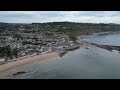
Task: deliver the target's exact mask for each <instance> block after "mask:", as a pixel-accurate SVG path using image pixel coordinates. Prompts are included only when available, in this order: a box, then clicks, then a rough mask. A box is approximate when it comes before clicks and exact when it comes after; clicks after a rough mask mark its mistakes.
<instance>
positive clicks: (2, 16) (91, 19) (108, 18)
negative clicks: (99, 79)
mask: <svg viewBox="0 0 120 90" xmlns="http://www.w3.org/2000/svg"><path fill="white" fill-rule="evenodd" d="M53 21H70V22H85V23H119V24H120V11H0V22H9V23H32V22H53Z"/></svg>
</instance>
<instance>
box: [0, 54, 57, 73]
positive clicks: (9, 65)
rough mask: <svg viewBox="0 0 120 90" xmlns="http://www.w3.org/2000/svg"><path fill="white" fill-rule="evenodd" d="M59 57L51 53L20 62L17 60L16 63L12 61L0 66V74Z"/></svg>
mask: <svg viewBox="0 0 120 90" xmlns="http://www.w3.org/2000/svg"><path fill="white" fill-rule="evenodd" d="M57 56H59V53H58V52H51V53H47V54H43V55H37V56H32V57H28V58H25V59H22V60H18V61H13V62H10V63H7V64H3V65H0V72H3V71H6V70H9V69H12V68H15V67H18V66H22V65H25V64H29V63H32V62H35V61H40V60H45V59H49V58H53V57H57Z"/></svg>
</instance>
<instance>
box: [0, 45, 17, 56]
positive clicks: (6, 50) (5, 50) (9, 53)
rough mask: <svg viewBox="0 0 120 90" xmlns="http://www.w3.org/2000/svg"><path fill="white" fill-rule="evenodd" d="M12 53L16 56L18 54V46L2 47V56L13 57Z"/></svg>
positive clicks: (0, 53)
mask: <svg viewBox="0 0 120 90" xmlns="http://www.w3.org/2000/svg"><path fill="white" fill-rule="evenodd" d="M12 55H14V56H16V57H17V56H18V50H17V48H16V49H13V50H11V48H10V46H9V45H8V46H5V47H0V57H4V56H7V57H11V56H12Z"/></svg>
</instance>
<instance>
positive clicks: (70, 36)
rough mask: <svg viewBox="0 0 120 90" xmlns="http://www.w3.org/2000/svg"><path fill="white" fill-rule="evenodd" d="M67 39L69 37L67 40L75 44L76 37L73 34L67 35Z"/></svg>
mask: <svg viewBox="0 0 120 90" xmlns="http://www.w3.org/2000/svg"><path fill="white" fill-rule="evenodd" d="M68 37H69V39H70V40H71V41H74V42H76V40H77V37H76V36H75V34H73V33H69V34H68Z"/></svg>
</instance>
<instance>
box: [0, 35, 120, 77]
mask: <svg viewBox="0 0 120 90" xmlns="http://www.w3.org/2000/svg"><path fill="white" fill-rule="evenodd" d="M86 40H88V41H90V42H96V43H102V44H112V45H120V34H109V35H102V36H101V35H99V36H90V37H89V38H86ZM18 71H32V72H35V73H33V74H30V75H24V76H19V77H13V76H11V74H13V73H16V72H18ZM0 78H1V79H2V78H4V79H5V78H6V79H7V78H10V79H120V53H118V52H116V51H113V52H110V51H107V50H105V49H100V48H97V47H91V48H90V49H83V48H80V49H78V50H75V51H72V52H69V53H68V54H66V55H65V56H63V57H56V58H52V59H48V60H43V61H37V62H34V63H32V64H28V65H24V66H21V67H17V68H14V69H11V70H9V71H6V72H4V73H2V74H0Z"/></svg>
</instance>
